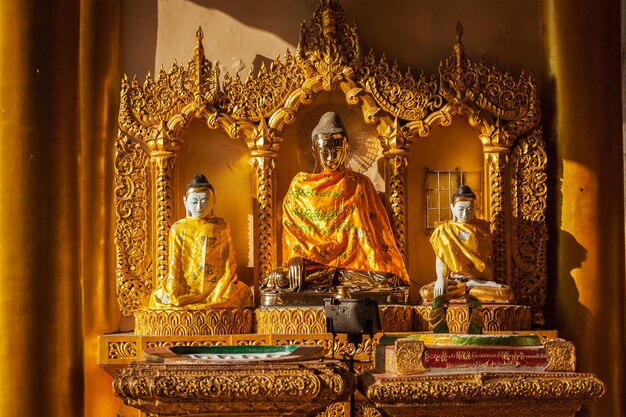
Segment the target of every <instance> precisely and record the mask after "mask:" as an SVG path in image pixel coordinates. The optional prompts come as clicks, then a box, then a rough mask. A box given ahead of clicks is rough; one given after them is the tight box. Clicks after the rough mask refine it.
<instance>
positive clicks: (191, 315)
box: [135, 309, 253, 336]
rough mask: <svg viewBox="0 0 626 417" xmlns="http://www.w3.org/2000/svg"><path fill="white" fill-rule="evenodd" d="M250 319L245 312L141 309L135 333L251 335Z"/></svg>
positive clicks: (240, 310) (249, 312)
mask: <svg viewBox="0 0 626 417" xmlns="http://www.w3.org/2000/svg"><path fill="white" fill-rule="evenodd" d="M252 316H253V314H252V310H249V309H216V310H211V309H208V310H149V309H143V310H140V311H136V312H135V333H136V334H145V335H156V336H174V335H178V336H196V335H226V334H242V333H251V332H252Z"/></svg>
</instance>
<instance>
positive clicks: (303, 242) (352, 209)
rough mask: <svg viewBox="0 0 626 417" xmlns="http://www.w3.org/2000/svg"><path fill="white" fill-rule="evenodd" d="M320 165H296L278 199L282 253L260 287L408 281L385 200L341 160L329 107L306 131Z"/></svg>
mask: <svg viewBox="0 0 626 417" xmlns="http://www.w3.org/2000/svg"><path fill="white" fill-rule="evenodd" d="M311 139H312V148H313V154H314V156H315V158H316V160H317V166H318V167H319V168H321V169H320V171H319V172H317V169H316V172H314V173H306V172H300V173H298V174H297V175H296V176H295V177H294V178H293V180H292V182H291V185H290V186H289V190H288V191H287V195H286V197H285V199H284V201H283V217H282V222H283V235H282V239H283V246H282V253H283V259H284V260H287V263H286V266H285V267H283V268H279V269H277V270H275V271H274V272H273V273H271V274H270V276H269V277H268V278H267V279H266V281H265V282H264V283H263V287H264V289H263V290H264V291H275V292H297V291H318V292H324V291H329V290H330V291H332V290H334V289H335V288H336V286H345V287H347V289H348V291H350V292H358V291H369V290H379V289H394V288H399V287H405V286H408V285H409V277H408V274H407V272H406V268H405V266H404V261H403V259H402V256H401V254H400V252H399V251H398V248H397V245H396V242H395V239H394V236H393V233H392V230H391V224H390V222H389V218H388V217H387V213H386V212H385V209H384V207H383V204H382V202H381V200H380V198H379V196H378V194H377V192H376V190H375V188H374V185H373V184H372V183H371V181H370V180H369V178H367V177H366V176H365V175H362V174H359V173H357V172H354V171H352V170H350V169H349V168H346V166H345V161H346V156H347V153H348V139H347V137H346V133H345V129H344V127H343V125H342V123H341V120H340V119H339V117H338V116H337V115H336V114H335V113H334V112H327V113H325V114H324V115H323V116H322V117H321V118H320V121H319V123H318V125H317V126H316V127H315V128H314V129H313V132H312V134H311Z"/></svg>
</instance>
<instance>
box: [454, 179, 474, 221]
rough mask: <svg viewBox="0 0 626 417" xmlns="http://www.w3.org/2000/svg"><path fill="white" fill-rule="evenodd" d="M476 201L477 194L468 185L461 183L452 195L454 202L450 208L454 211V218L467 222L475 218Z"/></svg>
mask: <svg viewBox="0 0 626 417" xmlns="http://www.w3.org/2000/svg"><path fill="white" fill-rule="evenodd" d="M475 203H476V194H474V192H473V191H472V189H471V188H470V187H469V186H467V185H461V186H460V187H459V188H457V190H456V192H455V193H454V195H452V204H450V210H451V211H452V220H454V221H457V222H460V223H466V222H469V221H471V220H473V219H474V215H475V211H474V210H475V209H474V205H475Z"/></svg>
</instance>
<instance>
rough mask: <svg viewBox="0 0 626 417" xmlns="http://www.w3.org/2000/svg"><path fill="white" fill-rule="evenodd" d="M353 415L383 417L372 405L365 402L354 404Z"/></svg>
mask: <svg viewBox="0 0 626 417" xmlns="http://www.w3.org/2000/svg"><path fill="white" fill-rule="evenodd" d="M354 415H355V416H358V417H383V415H382V414H381V413H380V412H379V411H378V410H376V408H375V407H374V406H373V405H371V404H369V403H367V402H365V401H358V402H356V403H355V404H354Z"/></svg>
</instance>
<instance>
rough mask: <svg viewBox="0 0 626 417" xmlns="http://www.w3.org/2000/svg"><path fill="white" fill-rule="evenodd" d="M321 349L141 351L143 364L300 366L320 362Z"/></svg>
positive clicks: (271, 347) (321, 347)
mask: <svg viewBox="0 0 626 417" xmlns="http://www.w3.org/2000/svg"><path fill="white" fill-rule="evenodd" d="M324 354H325V351H324V347H323V346H268V345H263V346H169V347H157V348H146V349H144V360H145V361H146V362H156V363H177V364H203V365H211V364H215V365H225V364H244V363H245V364H252V363H282V362H302V361H310V360H314V359H320V358H323V357H324Z"/></svg>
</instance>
